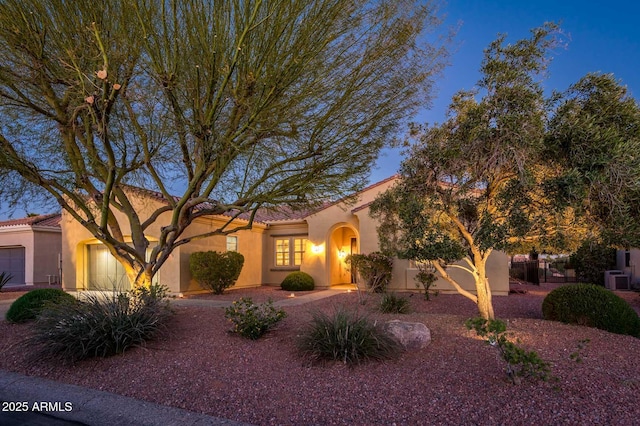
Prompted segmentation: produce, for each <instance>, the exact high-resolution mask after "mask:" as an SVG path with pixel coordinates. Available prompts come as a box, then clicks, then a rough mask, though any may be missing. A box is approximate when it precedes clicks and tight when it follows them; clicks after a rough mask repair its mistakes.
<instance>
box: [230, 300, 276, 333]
mask: <svg viewBox="0 0 640 426" xmlns="http://www.w3.org/2000/svg"><path fill="white" fill-rule="evenodd" d="M224 316H225V318H227V319H228V320H229V321H231V322H232V323H233V328H232V329H231V331H232V332H234V333H238V334H239V335H241V336H242V337H246V338H248V339H251V340H256V339H259V338H260V336H262V335H263V334H265V333H266V332H267V331H269V330H270V329H271V328H273V326H274V325H276V324H277V323H278V322H279V321H280V320H282V319H283V318H285V317H286V316H287V313H286V312H285V311H283V310H282V309H276V308H275V307H274V306H273V303H272V302H271V300H269V301H268V302H265V303H262V304H260V305H256V304H254V303H253V301H252V300H251V298H250V297H246V298H245V297H242V298H240V299H239V300H236V301H234V302H233V303H232V305H231V306H230V307H228V308H225V311H224Z"/></svg>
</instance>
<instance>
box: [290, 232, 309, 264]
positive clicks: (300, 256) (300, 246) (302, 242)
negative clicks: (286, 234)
mask: <svg viewBox="0 0 640 426" xmlns="http://www.w3.org/2000/svg"><path fill="white" fill-rule="evenodd" d="M306 245H307V239H306V238H294V239H293V264H294V265H296V266H300V265H302V261H303V260H304V248H305V246H306Z"/></svg>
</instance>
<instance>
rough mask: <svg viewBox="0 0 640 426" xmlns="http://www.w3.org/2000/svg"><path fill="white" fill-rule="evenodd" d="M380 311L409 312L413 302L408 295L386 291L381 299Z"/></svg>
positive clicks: (385, 312)
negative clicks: (410, 301)
mask: <svg viewBox="0 0 640 426" xmlns="http://www.w3.org/2000/svg"><path fill="white" fill-rule="evenodd" d="M380 312H382V313H383V314H408V313H409V312H411V304H410V303H409V299H407V298H406V297H402V296H398V295H397V294H395V293H385V294H384V295H383V296H382V299H381V300H380Z"/></svg>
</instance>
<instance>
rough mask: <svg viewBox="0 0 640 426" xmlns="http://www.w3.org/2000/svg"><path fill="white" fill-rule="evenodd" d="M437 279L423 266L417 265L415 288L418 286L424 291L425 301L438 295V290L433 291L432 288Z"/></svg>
mask: <svg viewBox="0 0 640 426" xmlns="http://www.w3.org/2000/svg"><path fill="white" fill-rule="evenodd" d="M437 279H438V277H436V274H434V273H433V272H431V271H429V270H428V269H427V268H426V267H425V266H423V265H421V264H418V273H417V274H416V276H415V277H414V280H415V281H416V287H418V288H420V286H422V288H423V289H424V298H425V300H431V295H432V294H433V295H434V296H437V295H438V290H435V289H433V287H435V286H436V284H435V282H436V281H437Z"/></svg>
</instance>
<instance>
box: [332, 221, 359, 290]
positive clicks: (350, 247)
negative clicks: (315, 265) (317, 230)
mask: <svg viewBox="0 0 640 426" xmlns="http://www.w3.org/2000/svg"><path fill="white" fill-rule="evenodd" d="M359 247H360V243H359V236H358V231H357V230H356V229H354V228H353V227H352V226H351V225H348V224H343V225H336V226H335V227H334V229H333V230H332V231H331V235H330V237H329V250H328V256H329V285H341V284H350V283H353V282H354V279H353V276H352V274H351V270H350V268H349V267H348V265H347V264H346V263H345V258H346V257H347V256H348V255H350V254H356V253H358V252H359Z"/></svg>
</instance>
